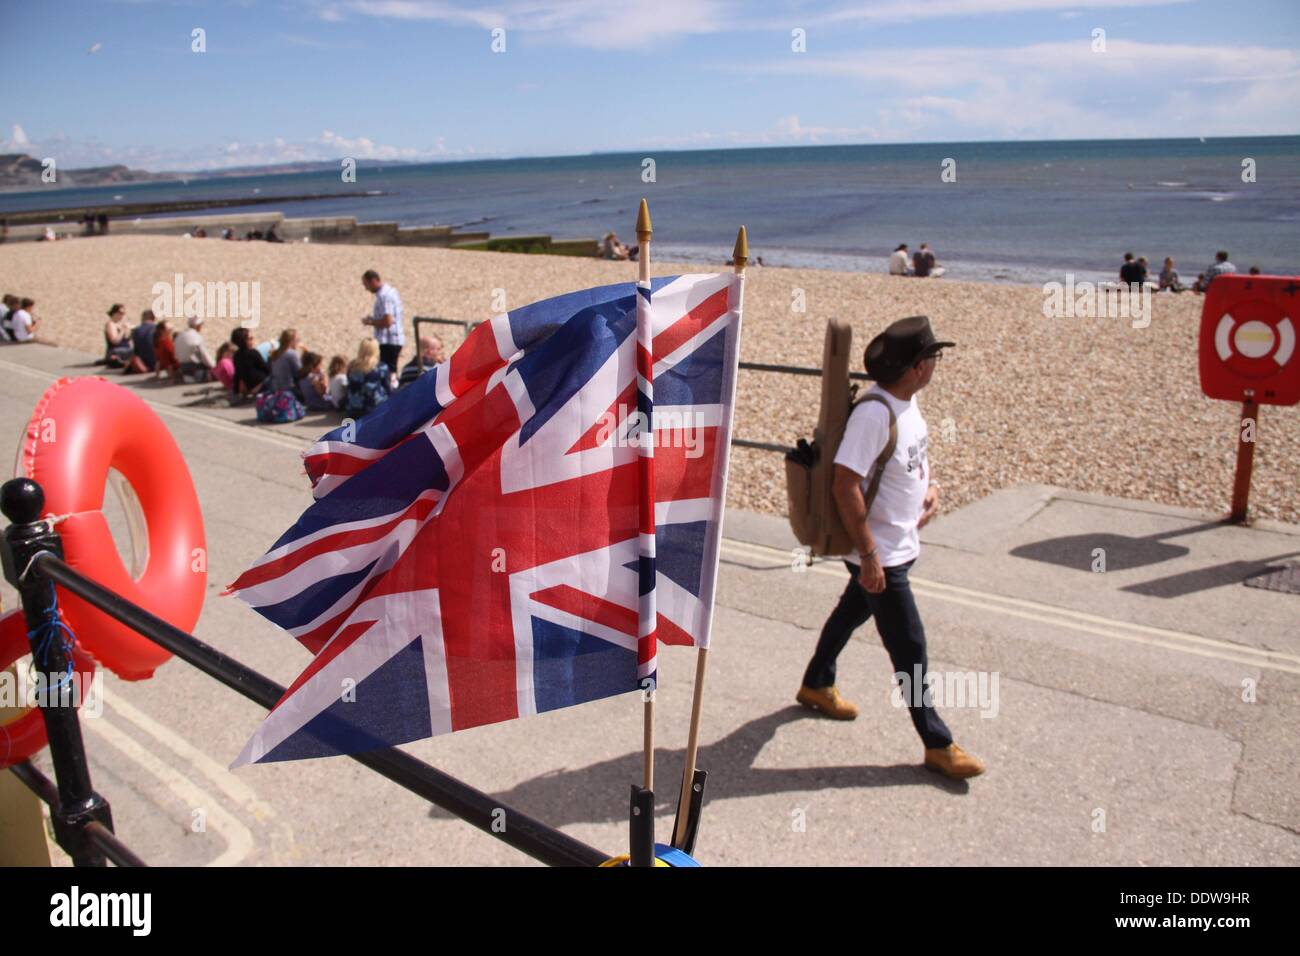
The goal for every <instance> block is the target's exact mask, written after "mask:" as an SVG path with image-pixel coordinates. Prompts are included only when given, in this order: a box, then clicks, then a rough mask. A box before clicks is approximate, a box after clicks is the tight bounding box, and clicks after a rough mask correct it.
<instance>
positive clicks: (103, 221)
mask: <svg viewBox="0 0 1300 956" xmlns="http://www.w3.org/2000/svg"><path fill="white" fill-rule="evenodd" d="M98 221H99V234H100V235H101V236H107V235H108V213H106V212H101V213H100V214H99V219H98Z"/></svg>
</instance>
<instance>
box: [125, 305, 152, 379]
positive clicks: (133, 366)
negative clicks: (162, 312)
mask: <svg viewBox="0 0 1300 956" xmlns="http://www.w3.org/2000/svg"><path fill="white" fill-rule="evenodd" d="M155 331H157V323H156V322H155V320H154V314H153V311H152V310H151V309H145V310H144V311H143V312H141V313H140V324H139V325H137V326H136V327H135V328H133V329H132V330H131V353H132V354H131V361H130V363H128V365H127V366H126V368H125V369H123V371H124V372H126V374H127V375H131V374H143V373H144V372H152V371H154V370H155V369H156V368H157V367H158V358H157V355H156V354H155V353H154V350H153V334H154V332H155Z"/></svg>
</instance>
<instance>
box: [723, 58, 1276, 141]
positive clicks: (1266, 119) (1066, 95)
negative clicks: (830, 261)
mask: <svg viewBox="0 0 1300 956" xmlns="http://www.w3.org/2000/svg"><path fill="white" fill-rule="evenodd" d="M723 69H728V70H736V71H739V72H749V71H753V72H755V73H757V74H760V75H764V76H772V75H780V74H785V75H791V76H795V75H802V76H814V77H816V76H830V77H837V78H841V79H848V80H850V81H858V82H859V83H860V84H861V85H862V87H863V88H864V89H865V90H868V91H870V94H871V95H870V99H869V101H868V102H867V104H865V108H866V115H867V116H868V117H870V118H871V119H873V120H874V123H873V126H874V127H875V128H876V129H877V130H878V131H879V132H880V134H881V135H882V136H883V137H884V138H887V139H889V140H892V141H903V140H908V139H931V140H933V139H968V140H969V139H975V140H978V139H1007V138H1045V139H1058V138H1074V139H1086V138H1094V137H1101V138H1109V137H1132V136H1191V135H1215V136H1229V135H1269V134H1290V133H1295V132H1296V127H1297V124H1296V121H1295V111H1294V108H1290V107H1288V106H1287V105H1286V103H1287V102H1288V101H1290V102H1294V100H1295V97H1296V96H1297V95H1300V54H1297V53H1296V52H1295V51H1293V50H1289V49H1282V48H1273V47H1216V46H1193V45H1185V44H1159V43H1146V42H1138V41H1130V40H1111V41H1110V42H1109V43H1108V44H1107V47H1106V52H1104V53H1094V52H1093V51H1092V48H1091V45H1090V38H1086V37H1085V38H1082V39H1080V40H1079V41H1077V42H1068V43H1040V44H1032V45H1028V46H1022V47H1004V48H987V47H930V48H923V49H914V48H909V49H872V50H869V51H864V52H863V53H860V54H855V55H848V54H831V55H824V56H818V57H815V58H813V57H804V56H796V57H786V58H783V59H780V60H773V61H767V62H763V63H757V64H751V65H748V66H744V67H723ZM859 115H862V114H861V113H860V114H859Z"/></svg>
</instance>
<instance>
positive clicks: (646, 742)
mask: <svg viewBox="0 0 1300 956" xmlns="http://www.w3.org/2000/svg"><path fill="white" fill-rule="evenodd" d="M653 234H654V229H653V227H652V226H651V224H650V204H649V203H647V202H646V201H645V200H644V199H642V200H641V208H640V209H638V210H637V214H636V242H637V257H636V258H637V267H638V277H639V279H640V281H641V282H649V281H650V237H651V236H652V235H653ZM653 438H654V432H653V431H652V432H651V440H653ZM650 507H651V509H653V508H654V502H653V501H651V502H650ZM651 515H653V511H652V512H651ZM655 640H656V641H658V638H657V637H656V638H655ZM642 737H643V739H642V749H643V751H644V753H643V757H642V763H643V767H644V769H643V780H642V784H641V785H642V787H643V788H645V789H646V790H653V789H654V788H655V691H654V688H653V687H651V688H650V689H649V692H648V693H646V696H645V706H644V708H643V712H642Z"/></svg>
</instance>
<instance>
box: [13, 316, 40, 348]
mask: <svg viewBox="0 0 1300 956" xmlns="http://www.w3.org/2000/svg"><path fill="white" fill-rule="evenodd" d="M10 322H11V323H12V328H13V331H14V338H15V339H16V340H17V341H19V342H30V341H31V340H32V339H34V338H36V335H35V334H34V333H33V332H32V325H33V324H34V323H33V322H32V316H31V313H30V312H28V311H27V310H26V309H15V310H14V314H13V318H12V319H10Z"/></svg>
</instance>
